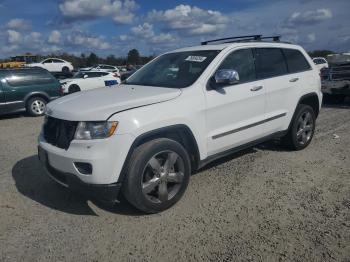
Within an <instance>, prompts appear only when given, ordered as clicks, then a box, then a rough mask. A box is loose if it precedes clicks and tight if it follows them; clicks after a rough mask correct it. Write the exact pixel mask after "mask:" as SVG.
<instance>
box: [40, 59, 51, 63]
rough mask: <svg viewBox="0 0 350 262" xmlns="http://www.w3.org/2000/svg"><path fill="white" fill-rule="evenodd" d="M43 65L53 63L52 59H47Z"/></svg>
mask: <svg viewBox="0 0 350 262" xmlns="http://www.w3.org/2000/svg"><path fill="white" fill-rule="evenodd" d="M42 63H43V64H48V63H52V59H46V60H44V61H43V62H42Z"/></svg>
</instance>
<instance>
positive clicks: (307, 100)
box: [286, 92, 320, 131]
mask: <svg viewBox="0 0 350 262" xmlns="http://www.w3.org/2000/svg"><path fill="white" fill-rule="evenodd" d="M301 104H304V105H309V106H311V107H312V109H313V110H314V112H315V116H316V118H317V116H318V114H319V112H320V101H319V98H318V95H317V93H316V92H312V93H307V94H305V95H303V96H301V97H300V99H299V101H298V103H297V104H296V106H295V108H294V112H293V116H292V118H291V120H290V122H289V125H288V129H287V130H286V131H288V130H290V128H291V126H292V123H293V119H294V117H295V114H296V112H297V108H298V106H299V105H301Z"/></svg>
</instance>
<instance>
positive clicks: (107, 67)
mask: <svg viewBox="0 0 350 262" xmlns="http://www.w3.org/2000/svg"><path fill="white" fill-rule="evenodd" d="M100 68H102V69H114V67H113V66H100Z"/></svg>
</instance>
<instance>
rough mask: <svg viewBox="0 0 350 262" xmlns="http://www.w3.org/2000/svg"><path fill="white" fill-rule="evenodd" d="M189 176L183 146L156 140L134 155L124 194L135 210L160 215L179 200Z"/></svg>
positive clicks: (143, 145) (189, 169)
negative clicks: (158, 213)
mask: <svg viewBox="0 0 350 262" xmlns="http://www.w3.org/2000/svg"><path fill="white" fill-rule="evenodd" d="M190 174H191V164H190V158H189V156H188V153H187V152H186V150H185V149H184V147H183V146H182V145H181V144H179V143H178V142H176V141H174V140H170V139H167V138H159V139H155V140H152V141H149V142H146V143H145V144H142V145H140V146H139V147H137V148H136V149H135V151H134V152H133V154H132V156H131V159H130V161H129V163H128V172H127V177H126V179H125V182H124V184H123V193H124V195H125V197H126V199H127V200H128V201H129V202H130V203H131V204H132V205H133V206H135V207H136V208H137V209H139V210H141V211H144V212H146V213H157V212H161V211H163V210H165V209H168V208H169V207H171V206H172V205H174V204H175V203H176V202H177V201H179V200H180V198H181V197H182V195H183V194H184V192H185V190H186V188H187V185H188V182H189V178H190Z"/></svg>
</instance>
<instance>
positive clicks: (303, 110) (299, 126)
mask: <svg viewBox="0 0 350 262" xmlns="http://www.w3.org/2000/svg"><path fill="white" fill-rule="evenodd" d="M315 122H316V117H315V112H314V110H313V109H312V107H311V106H309V105H303V104H301V105H298V107H297V109H296V112H295V115H294V117H293V119H292V122H291V126H290V129H289V131H288V133H287V135H286V136H285V137H284V138H283V139H282V142H283V143H284V144H285V145H287V146H289V147H290V148H291V149H293V150H301V149H304V148H305V147H307V146H308V145H309V144H310V142H311V140H312V138H313V135H314V132H315Z"/></svg>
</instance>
